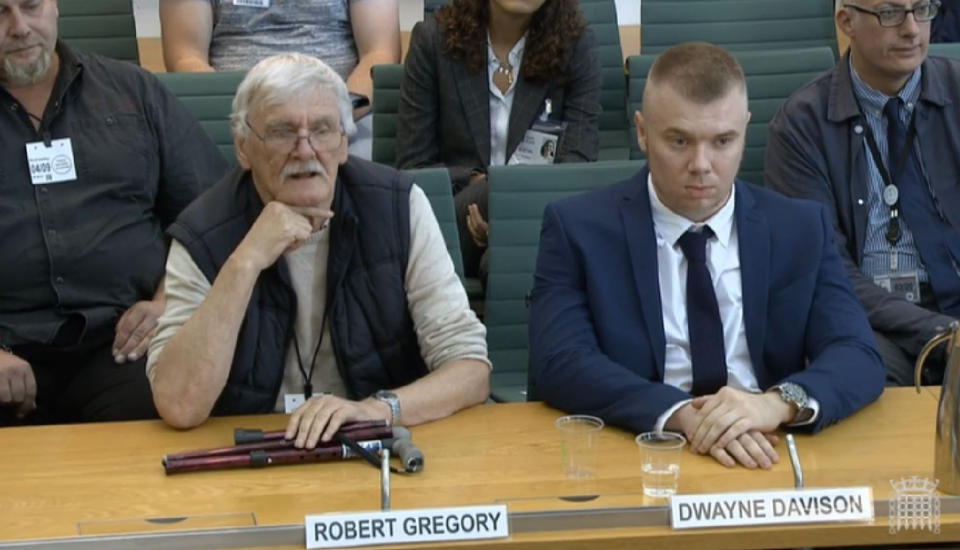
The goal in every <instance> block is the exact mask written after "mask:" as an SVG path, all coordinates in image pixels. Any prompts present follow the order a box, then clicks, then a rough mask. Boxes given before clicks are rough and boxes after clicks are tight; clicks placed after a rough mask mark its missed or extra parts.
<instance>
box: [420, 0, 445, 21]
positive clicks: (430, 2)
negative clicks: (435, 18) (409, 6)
mask: <svg viewBox="0 0 960 550" xmlns="http://www.w3.org/2000/svg"><path fill="white" fill-rule="evenodd" d="M449 3H450V0H423V16H424V17H426V16H427V15H429V14H431V13H434V12H436V11H437V10H438V9H440V8H442V7H443V6H446V5H447V4H449Z"/></svg>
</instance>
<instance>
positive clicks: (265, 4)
mask: <svg viewBox="0 0 960 550" xmlns="http://www.w3.org/2000/svg"><path fill="white" fill-rule="evenodd" d="M233 5H234V6H243V7H246V8H264V9H266V8H269V7H270V0H233Z"/></svg>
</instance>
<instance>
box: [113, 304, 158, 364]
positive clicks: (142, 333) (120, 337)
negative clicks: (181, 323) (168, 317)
mask: <svg viewBox="0 0 960 550" xmlns="http://www.w3.org/2000/svg"><path fill="white" fill-rule="evenodd" d="M165 304H166V301H165V300H164V298H163V295H162V294H161V295H160V297H158V298H155V299H153V300H142V301H140V302H137V303H135V304H133V305H132V306H130V309H128V310H127V311H125V312H124V313H123V315H121V316H120V320H119V321H117V328H116V336H114V338H113V360H114V361H116V362H117V364H122V363H124V362H126V361H136V360H137V359H139V358H141V357H143V354H144V353H146V352H147V346H149V345H150V339H151V338H153V335H154V334H155V333H156V332H157V319H159V318H160V316H161V315H163V308H164V305H165Z"/></svg>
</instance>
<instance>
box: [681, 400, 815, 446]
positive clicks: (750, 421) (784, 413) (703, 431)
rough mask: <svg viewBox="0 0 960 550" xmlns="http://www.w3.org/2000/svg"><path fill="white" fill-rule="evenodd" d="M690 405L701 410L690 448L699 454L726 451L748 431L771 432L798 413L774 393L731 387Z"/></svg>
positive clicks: (698, 413)
mask: <svg viewBox="0 0 960 550" xmlns="http://www.w3.org/2000/svg"><path fill="white" fill-rule="evenodd" d="M691 405H692V406H693V408H694V409H698V411H697V415H696V421H695V424H696V426H697V427H696V429H695V430H694V431H693V434H692V436H691V437H690V449H691V450H692V451H694V452H696V453H700V454H706V453H709V452H711V451H712V450H713V449H726V448H727V447H728V446H729V445H730V443H731V442H733V441H739V439H740V436H741V435H743V434H745V433H747V432H749V431H759V432H761V433H769V432H772V431H774V430H776V429H777V427H779V426H780V424H782V423H784V422H788V421H789V420H790V419H792V418H793V416H794V414H795V413H796V411H795V410H793V408H792V407H791V406H790V405H789V404H787V403H786V402H784V401H783V400H782V399H780V397H779V396H778V395H776V394H774V393H760V394H757V393H749V392H745V391H742V390H736V389H733V388H731V387H729V386H724V387H723V388H720V391H718V392H717V393H715V394H713V395H704V396H700V397H697V398H695V399H694V400H693V401H692V402H691ZM688 435H689V434H688Z"/></svg>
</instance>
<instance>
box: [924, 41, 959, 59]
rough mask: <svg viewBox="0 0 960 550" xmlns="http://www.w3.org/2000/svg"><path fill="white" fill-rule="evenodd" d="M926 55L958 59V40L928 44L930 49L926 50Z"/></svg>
mask: <svg viewBox="0 0 960 550" xmlns="http://www.w3.org/2000/svg"><path fill="white" fill-rule="evenodd" d="M927 55H937V56H940V57H952V58H953V59H960V42H944V43H938V44H930V49H929V50H928V51H927Z"/></svg>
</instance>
